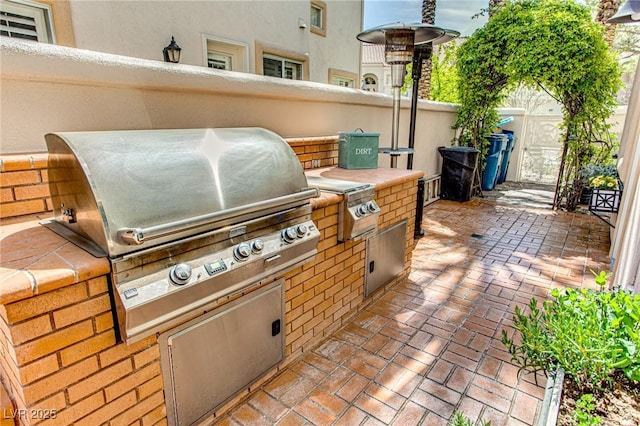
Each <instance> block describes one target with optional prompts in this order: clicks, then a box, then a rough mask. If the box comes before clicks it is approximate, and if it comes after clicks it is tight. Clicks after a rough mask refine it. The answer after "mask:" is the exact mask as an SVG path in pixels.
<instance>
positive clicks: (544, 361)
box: [502, 272, 640, 425]
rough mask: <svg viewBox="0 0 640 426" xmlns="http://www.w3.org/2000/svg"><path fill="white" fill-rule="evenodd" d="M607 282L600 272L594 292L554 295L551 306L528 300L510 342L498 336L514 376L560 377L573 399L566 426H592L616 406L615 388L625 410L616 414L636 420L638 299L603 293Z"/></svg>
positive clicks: (639, 408)
mask: <svg viewBox="0 0 640 426" xmlns="http://www.w3.org/2000/svg"><path fill="white" fill-rule="evenodd" d="M607 277H608V275H607V274H605V273H604V272H601V273H599V274H597V275H596V283H597V284H598V285H600V287H601V289H600V290H591V289H572V288H567V289H565V290H558V289H554V290H552V291H551V296H552V300H545V301H544V302H542V305H540V304H539V302H538V301H537V299H535V298H532V299H531V301H530V302H529V305H528V307H527V308H528V309H527V310H526V311H527V313H525V310H523V309H521V308H520V307H516V308H515V315H514V320H513V322H514V328H515V329H516V331H517V333H516V335H515V336H514V338H509V337H508V334H507V332H506V331H503V333H502V343H503V344H504V345H505V346H506V348H507V350H508V351H509V353H510V354H511V357H512V361H513V362H514V363H515V364H516V365H517V366H519V367H520V370H526V371H530V372H537V371H544V372H545V374H546V373H548V372H551V371H555V370H556V369H558V368H562V369H563V370H564V371H565V387H568V389H567V390H565V395H570V396H571V398H573V402H572V406H571V407H572V408H571V410H573V411H572V414H573V415H574V420H573V422H574V423H571V422H570V423H566V424H579V425H587V424H598V423H593V422H597V421H598V416H599V415H602V412H603V410H604V411H606V410H607V409H609V408H611V407H610V406H612V405H615V404H616V403H612V402H611V400H610V398H611V397H612V396H614V395H615V394H616V393H617V392H619V391H620V386H621V384H626V385H625V388H626V389H625V390H624V391H625V392H626V394H627V395H629V394H630V396H627V397H628V398H630V402H628V404H630V407H631V408H629V407H626V408H624V409H623V410H622V411H626V412H625V415H626V416H627V417H628V418H629V419H632V418H635V419H636V420H635V421H636V422H637V421H638V420H640V295H633V294H631V293H629V292H626V291H623V290H621V289H612V290H605V288H604V287H605V285H606V279H607ZM567 383H568V384H569V385H570V386H567ZM585 394H593V396H591V397H586V396H584V395H585ZM563 397H564V396H563ZM599 401H606V402H607V403H606V404H598V402H599ZM620 404H621V403H620ZM592 405H593V407H592ZM596 411H597V414H596ZM634 413H635V414H634ZM576 414H578V417H575V415H576ZM629 416H638V417H629ZM558 424H563V423H560V422H559V423H558ZM607 424H618V423H607ZM620 424H622V423H620ZM634 424H638V423H634Z"/></svg>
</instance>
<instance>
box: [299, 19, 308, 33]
mask: <svg viewBox="0 0 640 426" xmlns="http://www.w3.org/2000/svg"><path fill="white" fill-rule="evenodd" d="M298 28H300V29H301V30H304V29H305V28H307V23H306V22H305V21H304V19H302V18H298Z"/></svg>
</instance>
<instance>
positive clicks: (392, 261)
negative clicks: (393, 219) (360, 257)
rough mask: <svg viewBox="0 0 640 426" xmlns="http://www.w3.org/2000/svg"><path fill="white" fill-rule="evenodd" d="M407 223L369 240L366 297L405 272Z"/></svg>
mask: <svg viewBox="0 0 640 426" xmlns="http://www.w3.org/2000/svg"><path fill="white" fill-rule="evenodd" d="M406 244H407V221H406V220H403V221H402V222H399V223H397V224H395V225H392V226H390V227H388V228H386V229H385V230H383V231H381V232H379V233H378V234H376V235H374V236H373V237H371V238H369V239H368V240H367V256H366V262H367V263H366V264H365V268H366V270H365V274H364V297H369V296H371V295H372V294H373V292H375V291H376V290H377V289H379V288H380V287H382V286H383V285H385V284H387V283H388V282H389V281H391V280H392V279H393V278H394V277H395V276H396V275H398V274H400V273H401V272H402V271H403V270H404V255H405V248H406Z"/></svg>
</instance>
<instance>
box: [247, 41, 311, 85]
mask: <svg viewBox="0 0 640 426" xmlns="http://www.w3.org/2000/svg"><path fill="white" fill-rule="evenodd" d="M255 55H256V56H255V64H256V74H262V75H266V76H270V77H279V78H290V79H292V80H309V55H308V54H307V55H306V54H304V53H300V52H296V51H294V50H288V49H283V48H282V47H280V46H275V45H270V44H266V43H260V42H259V41H256V44H255Z"/></svg>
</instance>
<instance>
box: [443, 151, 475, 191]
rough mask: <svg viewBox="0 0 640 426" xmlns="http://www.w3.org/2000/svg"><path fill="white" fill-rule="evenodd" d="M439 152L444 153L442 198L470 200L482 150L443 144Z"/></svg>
mask: <svg viewBox="0 0 640 426" xmlns="http://www.w3.org/2000/svg"><path fill="white" fill-rule="evenodd" d="M438 152H439V153H440V155H442V175H441V177H440V198H442V199H443V200H453V201H469V200H470V199H471V190H472V186H473V177H474V175H475V171H476V166H477V164H478V154H480V151H478V150H477V149H475V148H471V147H466V146H450V147H444V146H441V147H439V148H438Z"/></svg>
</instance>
